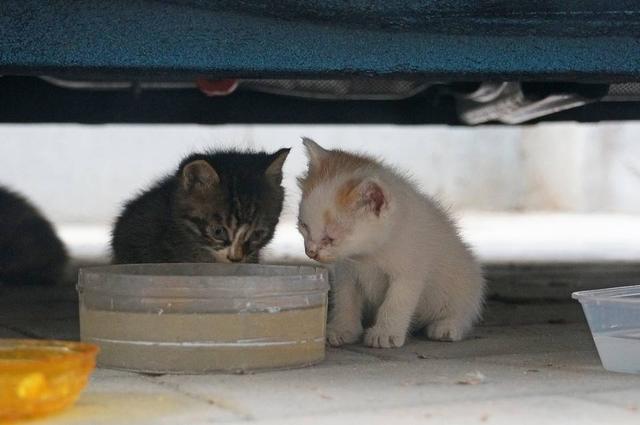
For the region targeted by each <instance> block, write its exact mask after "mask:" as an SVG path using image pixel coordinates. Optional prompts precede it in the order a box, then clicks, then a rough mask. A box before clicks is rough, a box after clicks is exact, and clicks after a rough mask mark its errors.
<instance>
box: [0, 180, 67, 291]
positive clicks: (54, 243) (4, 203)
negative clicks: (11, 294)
mask: <svg viewBox="0 0 640 425" xmlns="http://www.w3.org/2000/svg"><path fill="white" fill-rule="evenodd" d="M67 260H68V257H67V252H66V250H65V247H64V245H63V243H62V241H60V239H59V238H58V236H57V235H56V233H55V231H54V229H53V227H52V226H51V223H49V221H47V219H46V218H44V217H43V216H42V214H41V213H40V212H39V211H38V210H37V209H36V208H35V207H34V206H33V205H31V204H30V203H29V202H28V201H27V200H26V199H24V198H23V197H21V196H20V195H18V194H16V193H14V192H12V191H10V190H8V189H6V188H2V187H0V282H1V283H5V284H13V285H29V284H35V285H48V284H55V283H58V282H60V281H61V280H62V279H63V278H64V274H65V269H66V265H67Z"/></svg>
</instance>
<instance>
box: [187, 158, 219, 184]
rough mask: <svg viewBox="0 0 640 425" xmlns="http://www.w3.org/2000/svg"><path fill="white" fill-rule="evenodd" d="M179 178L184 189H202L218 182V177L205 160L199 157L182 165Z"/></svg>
mask: <svg viewBox="0 0 640 425" xmlns="http://www.w3.org/2000/svg"><path fill="white" fill-rule="evenodd" d="M180 180H181V181H182V186H183V187H184V188H185V189H186V190H189V191H191V190H202V191H204V190H207V189H210V188H212V187H213V186H214V185H216V184H218V182H220V177H218V173H216V170H214V169H213V167H212V166H211V165H210V164H209V163H208V162H207V161H204V160H202V159H199V160H196V161H192V162H190V163H188V164H187V165H185V166H184V168H183V169H182V176H181V178H180Z"/></svg>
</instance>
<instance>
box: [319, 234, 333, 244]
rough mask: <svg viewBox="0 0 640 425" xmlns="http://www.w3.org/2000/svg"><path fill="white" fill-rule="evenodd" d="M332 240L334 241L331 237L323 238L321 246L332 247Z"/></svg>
mask: <svg viewBox="0 0 640 425" xmlns="http://www.w3.org/2000/svg"><path fill="white" fill-rule="evenodd" d="M334 240H335V239H333V238H332V237H330V236H325V237H324V238H322V244H323V245H333V241H334Z"/></svg>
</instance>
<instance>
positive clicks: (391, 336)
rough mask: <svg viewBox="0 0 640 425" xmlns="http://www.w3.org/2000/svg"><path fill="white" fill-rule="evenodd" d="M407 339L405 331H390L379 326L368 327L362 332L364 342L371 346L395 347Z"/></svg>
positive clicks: (400, 345) (401, 344)
mask: <svg viewBox="0 0 640 425" xmlns="http://www.w3.org/2000/svg"><path fill="white" fill-rule="evenodd" d="M406 339H407V333H406V331H405V332H390V331H389V330H388V329H386V328H384V327H381V326H374V327H372V328H369V329H367V330H366V331H365V333H364V344H365V345H368V346H369V347H373V348H397V347H402V346H403V345H404V342H405V340H406Z"/></svg>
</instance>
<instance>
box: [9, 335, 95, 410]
mask: <svg viewBox="0 0 640 425" xmlns="http://www.w3.org/2000/svg"><path fill="white" fill-rule="evenodd" d="M97 353H98V347H96V346H95V345H92V344H84V343H78V342H67V341H46V340H23V339H0V421H7V420H15V419H20V418H28V417H36V416H43V415H47V414H49V413H53V412H56V411H58V410H61V409H64V408H65V407H67V406H69V405H71V404H73V403H74V402H75V401H76V399H77V398H78V396H79V395H80V392H81V391H82V389H83V388H84V387H85V385H86V384H87V380H88V379H89V375H90V374H91V371H92V370H93V369H94V367H95V365H96V354H97Z"/></svg>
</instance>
